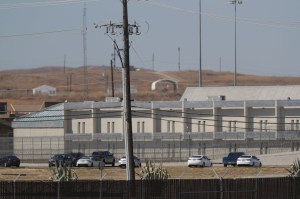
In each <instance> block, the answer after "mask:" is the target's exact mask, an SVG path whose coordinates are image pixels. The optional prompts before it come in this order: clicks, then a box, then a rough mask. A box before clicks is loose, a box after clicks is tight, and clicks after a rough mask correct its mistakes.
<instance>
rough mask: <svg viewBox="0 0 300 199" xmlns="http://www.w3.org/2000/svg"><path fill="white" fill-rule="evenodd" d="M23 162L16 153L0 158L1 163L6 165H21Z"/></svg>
mask: <svg viewBox="0 0 300 199" xmlns="http://www.w3.org/2000/svg"><path fill="white" fill-rule="evenodd" d="M20 164H21V161H20V159H19V158H18V157H17V156H15V155H7V156H3V157H1V158H0V165H2V166H5V167H11V166H16V167H19V166H20Z"/></svg>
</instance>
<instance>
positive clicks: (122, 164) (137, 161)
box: [119, 156, 142, 168]
mask: <svg viewBox="0 0 300 199" xmlns="http://www.w3.org/2000/svg"><path fill="white" fill-rule="evenodd" d="M133 160H134V167H141V166H142V162H141V160H140V158H138V157H136V156H133ZM119 167H122V168H125V167H126V156H123V157H121V158H120V159H119Z"/></svg>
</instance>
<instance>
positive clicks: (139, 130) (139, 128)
mask: <svg viewBox="0 0 300 199" xmlns="http://www.w3.org/2000/svg"><path fill="white" fill-rule="evenodd" d="M136 131H137V132H138V133H140V132H141V123H140V122H137V130H136Z"/></svg>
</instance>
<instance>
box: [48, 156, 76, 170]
mask: <svg viewBox="0 0 300 199" xmlns="http://www.w3.org/2000/svg"><path fill="white" fill-rule="evenodd" d="M66 163H67V164H70V165H72V160H71V156H70V155H66V154H55V155H53V156H52V157H51V158H50V159H49V160H48V165H49V167H52V166H55V165H56V164H66Z"/></svg>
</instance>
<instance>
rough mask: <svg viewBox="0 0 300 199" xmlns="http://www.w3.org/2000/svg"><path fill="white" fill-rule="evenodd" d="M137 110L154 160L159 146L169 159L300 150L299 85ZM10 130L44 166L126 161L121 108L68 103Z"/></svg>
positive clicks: (225, 92) (195, 95)
mask: <svg viewBox="0 0 300 199" xmlns="http://www.w3.org/2000/svg"><path fill="white" fill-rule="evenodd" d="M131 105H132V127H133V137H134V144H135V150H136V153H139V154H140V153H145V154H150V153H155V150H156V149H155V148H157V146H158V143H159V146H160V148H161V149H162V150H165V151H168V157H169V156H172V157H176V156H178V153H180V154H179V155H180V156H181V155H182V154H184V153H188V155H190V153H197V152H198V153H204V152H205V153H211V151H210V152H208V151H207V149H208V148H210V147H209V146H212V145H210V143H211V142H214V143H218V144H217V146H216V145H215V144H214V146H212V147H215V148H216V147H217V148H218V147H219V148H225V150H221V152H218V153H226V152H227V151H226V150H229V151H231V150H238V149H240V148H243V147H245V146H244V145H245V143H248V144H249V143H250V145H249V146H248V145H247V150H248V148H253V151H254V152H255V153H268V152H270V151H268V150H270V147H271V145H272V146H274V148H276V149H277V150H278V148H280V146H281V147H282V148H286V149H287V150H299V140H300V133H299V129H300V124H299V120H300V86H263V87H248V86H247V87H241V86H240V87H197V88H187V90H186V91H185V93H184V94H183V96H182V98H181V100H180V101H152V102H138V101H133V102H132V103H131ZM12 126H13V129H14V139H15V143H19V144H15V146H14V147H15V151H16V152H18V151H19V152H21V151H22V153H24V150H26V151H27V152H26V153H27V154H28V153H29V152H28V151H32V154H34V153H35V151H36V150H39V151H44V152H41V154H39V155H40V156H41V159H43V154H49V153H56V152H60V151H70V150H84V151H85V152H90V151H92V150H96V149H109V150H113V151H114V152H115V153H120V154H121V153H123V151H122V149H124V143H123V142H124V134H123V132H124V130H123V113H122V102H92V101H87V102H66V103H62V104H58V105H54V106H52V107H49V108H48V109H46V110H43V111H40V112H36V113H32V114H29V115H27V116H24V117H20V118H17V119H16V120H15V121H14V122H13V124H12ZM24 140H25V141H24ZM287 140H288V141H287ZM266 141H267V142H266ZM21 142H22V144H20V143H21ZM287 143H288V144H287ZM25 145H26V146H25ZM204 148H205V151H203V150H204ZM266 148H267V150H266ZM178 150H180V152H178ZM183 150H185V151H186V152H184V153H183V152H182V151H183ZM45 151H47V152H45ZM153 151H154V152H153ZM30 153H31V152H30ZM172 153H173V154H172ZM176 154H177V155H176ZM220 155H221V154H220ZM149 156H150V155H149ZM161 156H164V155H161ZM185 156H186V155H185ZM145 157H147V155H145Z"/></svg>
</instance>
